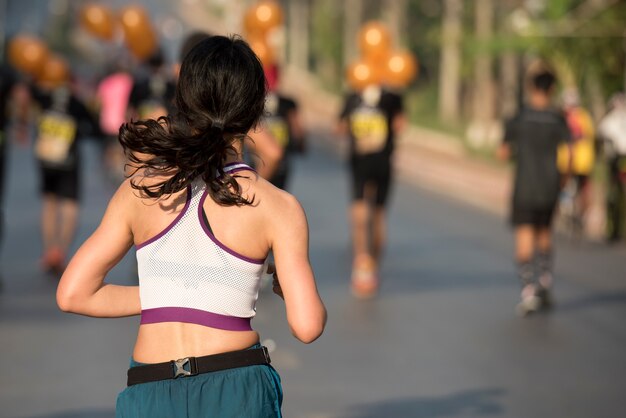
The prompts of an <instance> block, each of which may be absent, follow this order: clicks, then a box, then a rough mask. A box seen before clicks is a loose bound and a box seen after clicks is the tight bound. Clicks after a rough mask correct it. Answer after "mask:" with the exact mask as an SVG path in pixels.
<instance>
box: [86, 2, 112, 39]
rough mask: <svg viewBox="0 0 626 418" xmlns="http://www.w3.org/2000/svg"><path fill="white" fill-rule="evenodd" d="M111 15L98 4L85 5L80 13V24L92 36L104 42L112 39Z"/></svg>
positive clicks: (109, 11)
mask: <svg viewBox="0 0 626 418" xmlns="http://www.w3.org/2000/svg"><path fill="white" fill-rule="evenodd" d="M113 20H114V18H113V13H112V12H111V10H109V9H108V8H107V7H105V6H102V5H99V4H87V5H85V6H84V7H83V8H82V9H81V11H80V22H81V24H82V25H83V26H84V28H85V29H86V30H87V31H88V32H89V33H91V34H92V35H94V36H97V37H98V38H101V39H104V40H107V41H108V40H111V39H112V38H113V26H114V25H113Z"/></svg>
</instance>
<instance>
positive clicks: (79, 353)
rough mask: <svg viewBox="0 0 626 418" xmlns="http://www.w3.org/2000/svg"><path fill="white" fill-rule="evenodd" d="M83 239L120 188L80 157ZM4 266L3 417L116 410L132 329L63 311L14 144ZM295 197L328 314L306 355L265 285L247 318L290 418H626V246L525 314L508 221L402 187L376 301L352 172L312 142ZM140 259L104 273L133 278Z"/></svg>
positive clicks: (594, 258)
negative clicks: (542, 311) (44, 264)
mask: <svg viewBox="0 0 626 418" xmlns="http://www.w3.org/2000/svg"><path fill="white" fill-rule="evenodd" d="M84 151H85V154H84V156H85V158H84V171H85V174H86V177H85V179H84V180H85V181H84V184H83V208H82V211H81V223H80V229H79V231H78V238H77V245H78V242H80V241H82V240H84V239H85V238H86V237H87V236H88V234H89V233H91V231H93V229H94V228H95V227H96V225H97V223H98V221H99V218H100V216H101V215H102V213H103V211H104V207H105V204H106V201H107V199H108V197H109V196H110V195H111V193H112V187H110V186H107V184H106V182H105V180H104V178H103V176H102V174H101V172H100V164H99V161H98V159H97V156H96V147H95V146H93V144H87V145H86V146H85V147H84ZM9 169H10V170H9V177H8V182H7V194H6V201H5V208H6V230H5V236H4V242H3V248H2V255H1V259H0V260H1V272H2V276H3V283H4V286H3V291H2V293H0V417H16V418H18V417H19V418H79V417H81V418H82V417H89V418H104V417H112V416H113V415H114V406H115V397H116V395H117V393H118V392H119V391H120V390H122V388H123V387H124V384H125V372H126V367H127V363H128V360H129V356H130V353H131V349H132V344H133V341H134V333H135V330H136V327H137V324H138V319H137V318H129V319H92V318H83V317H79V316H74V315H69V314H63V313H61V312H60V311H58V309H57V308H56V305H55V302H54V291H55V287H56V282H55V281H54V280H53V279H51V278H50V277H47V276H45V275H43V274H42V273H40V271H39V269H38V265H37V261H38V258H39V256H40V252H41V245H40V240H39V232H38V231H39V209H40V206H39V200H38V193H37V187H38V186H37V180H38V179H37V173H36V169H35V166H34V163H33V160H32V156H31V153H30V152H29V151H28V150H27V149H23V148H17V147H14V148H13V150H12V151H11V155H10V166H9ZM293 174H294V176H293V182H292V184H291V190H292V192H293V193H294V194H296V195H297V196H298V197H299V198H300V200H301V202H302V204H303V206H304V207H305V209H306V210H307V213H308V218H309V223H310V227H311V259H312V263H313V266H314V269H315V272H316V276H317V279H318V283H319V288H320V292H321V294H322V297H323V299H324V301H325V303H326V305H327V308H328V311H329V322H328V327H327V330H326V332H325V334H324V335H323V336H322V337H321V338H320V339H319V340H318V341H317V342H315V343H313V344H311V345H308V346H307V345H303V344H301V343H299V342H298V341H296V340H295V339H294V338H293V337H291V335H290V333H289V330H288V327H287V324H286V321H285V319H284V307H283V305H282V303H281V301H280V300H279V299H278V298H277V297H275V296H274V295H273V294H271V292H270V291H268V290H265V291H263V292H262V294H261V296H260V300H259V305H258V315H257V317H256V319H255V320H254V322H253V325H254V326H255V328H256V329H257V330H258V331H260V333H261V335H262V339H263V340H264V342H265V343H266V344H268V345H270V346H271V347H272V348H274V351H273V353H272V357H273V360H274V365H275V367H276V368H277V369H278V371H279V372H280V373H281V376H282V379H283V385H284V391H285V401H284V404H283V411H284V413H285V416H286V417H292V418H375V417H407V418H411V417H417V418H438V417H519V418H522V417H551V418H558V417H568V418H578V417H581V418H582V417H585V418H588V417H616V418H617V417H623V416H624V409H625V407H626V398H625V396H624V394H625V393H626V392H625V388H626V354H625V353H626V321H624V318H626V246H624V245H620V246H614V247H607V246H605V245H603V244H600V243H581V244H574V243H571V242H567V241H564V240H560V241H559V242H558V247H557V266H556V275H557V287H556V302H557V307H556V309H555V311H554V312H552V313H551V314H548V315H538V316H534V317H531V318H527V319H521V318H518V317H516V316H515V313H514V306H515V304H516V302H517V298H518V285H517V283H516V281H515V276H514V273H513V263H512V256H511V255H512V252H513V245H512V234H511V231H510V230H509V228H508V227H507V226H506V224H505V221H504V220H503V219H502V218H499V217H497V216H496V215H493V214H491V213H488V212H483V211H481V210H479V209H475V208H474V207H473V206H469V205H467V204H465V203H463V202H462V201H459V200H456V199H454V198H451V197H449V196H447V195H446V194H445V191H444V193H441V194H439V193H433V192H432V191H425V190H421V189H418V188H416V187H414V186H409V183H410V182H408V181H406V180H407V179H402V178H398V179H397V180H398V183H397V185H396V187H395V188H394V193H393V198H392V200H391V202H390V213H389V246H388V250H387V253H386V257H385V261H384V265H383V267H382V276H383V283H382V287H381V292H380V295H379V297H377V298H376V299H374V300H371V301H358V300H355V299H353V298H352V297H351V295H350V292H349V288H348V278H349V269H350V259H349V254H350V244H349V228H348V224H347V205H348V197H347V191H348V179H347V173H346V171H345V168H344V164H343V162H342V160H341V158H340V157H338V156H337V155H336V154H334V153H332V152H330V151H329V149H328V148H327V147H325V146H321V145H314V146H312V149H311V152H310V153H309V155H308V156H307V157H305V158H300V159H297V160H296V161H295V164H294V173H293ZM133 257H134V254H130V255H129V256H128V257H127V258H125V259H124V260H123V261H122V263H121V264H120V265H119V266H118V267H117V268H116V269H115V270H114V271H113V272H112V273H111V276H110V280H111V281H113V282H117V283H133V282H134V281H135V277H134V276H135V273H134V264H133V261H132V258H133Z"/></svg>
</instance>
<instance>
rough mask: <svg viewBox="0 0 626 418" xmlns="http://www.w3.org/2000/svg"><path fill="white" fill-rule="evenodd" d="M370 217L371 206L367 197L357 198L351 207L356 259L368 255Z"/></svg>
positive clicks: (353, 246)
mask: <svg viewBox="0 0 626 418" xmlns="http://www.w3.org/2000/svg"><path fill="white" fill-rule="evenodd" d="M368 218H369V208H368V204H367V201H366V200H365V199H361V200H355V201H354V202H353V203H352V206H351V207H350V220H351V223H352V249H353V251H352V252H353V254H352V255H353V257H354V259H355V260H356V259H358V258H359V257H363V256H368V255H369V250H368V239H367V235H368V234H367V231H368V227H367V226H368Z"/></svg>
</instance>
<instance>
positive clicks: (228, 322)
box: [141, 307, 252, 331]
mask: <svg viewBox="0 0 626 418" xmlns="http://www.w3.org/2000/svg"><path fill="white" fill-rule="evenodd" d="M250 319H251V318H240V317H237V316H227V315H220V314H216V313H213V312H208V311H203V310H200V309H193V308H180V307H164V308H153V309H144V310H142V311H141V324H158V323H161V322H185V323H188V324H197V325H203V326H205V327H211V328H217V329H223V330H228V331H252V326H251V325H250Z"/></svg>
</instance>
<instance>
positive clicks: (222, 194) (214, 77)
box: [57, 36, 326, 418]
mask: <svg viewBox="0 0 626 418" xmlns="http://www.w3.org/2000/svg"><path fill="white" fill-rule="evenodd" d="M265 94H266V86H265V77H264V75H263V68H262V67H261V64H260V62H259V60H258V58H257V57H256V55H254V52H253V51H252V50H251V49H250V47H249V46H248V44H246V43H245V42H244V41H242V40H241V39H239V38H227V37H223V36H212V37H210V38H207V39H204V40H202V41H201V42H200V43H199V44H197V45H196V46H195V47H194V48H193V49H192V50H191V52H189V54H187V55H186V57H185V59H184V61H183V63H182V66H181V71H180V79H179V81H178V87H177V91H176V100H175V112H174V113H173V114H172V115H169V116H167V117H161V118H159V119H158V121H155V120H143V121H138V122H133V123H128V124H125V125H124V126H123V127H122V129H121V131H120V142H121V143H122V146H123V147H124V149H125V151H126V153H127V155H128V158H129V159H130V161H132V162H133V163H134V164H135V166H136V167H137V171H136V173H135V174H134V175H132V176H131V177H130V178H128V179H127V180H126V181H125V182H124V183H123V184H122V185H121V186H120V188H119V189H118V191H117V192H116V194H115V195H114V196H113V198H112V200H111V202H110V204H109V206H108V208H107V210H106V213H105V215H104V217H103V219H102V222H101V224H100V226H99V227H98V228H97V230H96V231H95V232H94V233H93V235H92V236H91V237H90V238H89V239H88V240H87V241H86V242H85V243H84V244H83V245H82V246H81V248H80V249H79V250H78V252H77V253H76V255H75V256H74V258H73V259H72V260H71V262H70V264H69V266H68V268H67V270H66V271H65V274H64V275H63V277H62V279H61V282H60V284H59V287H58V290H57V302H58V304H59V306H60V308H61V309H62V310H64V311H67V312H74V313H78V314H82V315H88V316H94V317H123V316H130V315H141V323H140V326H139V331H138V336H137V340H136V343H135V348H134V351H133V355H132V361H131V367H130V369H129V370H128V387H127V388H126V389H125V390H123V391H122V392H121V393H120V394H119V396H118V399H117V407H116V416H117V417H118V418H128V417H168V418H170V417H280V416H281V411H280V407H281V402H282V389H281V386H280V379H279V376H278V374H277V373H276V371H275V370H274V369H273V368H272V367H271V366H270V364H269V363H270V359H269V355H268V353H267V350H266V349H265V348H264V347H261V346H260V345H259V334H258V333H257V332H255V331H254V330H253V328H252V327H251V323H250V322H251V319H252V318H253V317H254V315H255V304H256V300H257V296H258V289H259V283H260V278H261V275H262V274H264V272H265V270H266V265H265V259H266V257H267V254H268V252H269V251H270V250H272V251H273V253H274V259H275V261H276V275H275V276H274V278H275V280H274V292H275V293H277V294H278V295H279V296H281V297H282V298H283V299H284V302H285V306H286V315H287V322H288V323H289V326H290V328H291V331H292V333H293V335H294V336H295V337H296V338H297V339H299V340H300V341H302V342H304V343H311V342H313V341H314V340H315V339H317V338H318V337H319V336H320V335H321V333H322V331H323V329H324V326H325V322H326V310H325V308H324V305H323V303H322V301H321V299H320V297H319V294H318V291H317V288H316V284H315V278H314V275H313V271H312V269H311V266H310V264H309V259H308V226H307V222H306V217H305V213H304V211H303V209H302V207H301V206H300V204H299V203H298V201H297V200H296V199H295V198H294V197H293V196H291V195H290V194H288V193H286V192H284V191H282V190H280V189H278V188H276V187H274V186H272V185H271V184H270V183H269V182H267V181H265V180H264V179H262V178H261V177H260V176H258V175H257V174H256V173H255V172H254V171H252V169H251V168H250V167H249V166H247V165H246V164H244V163H242V162H241V160H242V143H243V140H244V138H245V136H246V133H247V132H248V131H249V130H251V129H252V128H253V127H254V126H255V125H256V124H257V123H258V122H259V120H260V118H261V117H262V115H263V108H264V102H265ZM133 245H135V246H136V248H137V262H138V271H139V286H117V285H112V284H108V283H106V282H105V281H104V279H105V277H106V275H107V273H108V272H109V270H110V269H111V268H112V267H113V266H114V265H115V264H116V263H117V262H118V261H119V260H120V259H121V258H122V257H123V256H124V254H126V252H127V251H128V250H129V249H130V247H131V246H133Z"/></svg>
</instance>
